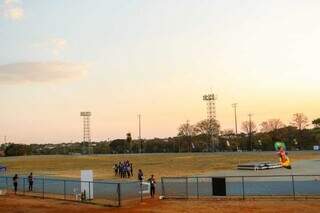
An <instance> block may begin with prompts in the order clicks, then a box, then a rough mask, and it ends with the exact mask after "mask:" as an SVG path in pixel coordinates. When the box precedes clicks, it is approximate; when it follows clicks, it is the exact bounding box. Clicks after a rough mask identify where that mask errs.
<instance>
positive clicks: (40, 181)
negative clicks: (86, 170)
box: [0, 176, 146, 206]
mask: <svg viewBox="0 0 320 213" xmlns="http://www.w3.org/2000/svg"><path fill="white" fill-rule="evenodd" d="M83 184H87V188H88V191H87V192H86V193H87V195H86V196H85V195H84V193H83V190H81V185H83ZM145 188H146V187H145V186H144V185H142V184H141V182H140V181H132V182H106V181H93V182H88V181H78V180H64V179H53V178H44V177H34V178H33V189H32V191H30V190H29V181H28V178H27V177H20V178H19V179H18V188H17V194H19V195H28V196H35V197H41V198H55V199H63V200H70V201H79V202H89V203H96V204H102V205H107V206H121V205H122V204H123V202H124V201H138V200H142V199H143V197H144V194H143V193H141V192H142V191H143V190H146V189H145ZM0 190H6V191H10V192H14V187H13V180H12V177H8V176H0ZM90 194H92V197H91V196H90Z"/></svg>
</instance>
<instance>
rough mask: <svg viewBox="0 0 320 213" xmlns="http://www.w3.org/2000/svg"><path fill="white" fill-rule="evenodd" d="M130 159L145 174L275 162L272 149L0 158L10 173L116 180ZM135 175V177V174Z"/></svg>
mask: <svg viewBox="0 0 320 213" xmlns="http://www.w3.org/2000/svg"><path fill="white" fill-rule="evenodd" d="M290 158H291V160H292V161H297V160H302V159H320V153H319V152H312V151H302V152H290ZM123 160H129V161H130V162H132V163H133V169H134V173H135V174H136V172H137V170H138V169H142V170H143V172H144V174H145V176H146V177H148V176H149V175H151V174H154V175H155V176H156V177H157V178H159V177H161V176H183V175H198V174H203V173H206V172H210V171H217V170H225V169H233V168H236V166H237V165H238V163H246V162H259V161H277V160H278V159H277V156H276V153H275V152H256V153H245V152H244V153H235V152H234V153H181V154H180V153H170V154H123V155H90V156H88V155H84V156H71V155H49V156H21V157H2V158H0V165H6V166H7V167H8V172H9V174H12V173H18V174H20V175H23V174H28V173H29V172H33V173H34V175H36V176H42V175H46V176H57V177H70V178H79V177H80V170H83V169H92V170H93V172H94V176H95V179H115V177H114V173H113V170H112V166H113V164H115V163H117V162H119V161H123ZM134 178H135V177H134Z"/></svg>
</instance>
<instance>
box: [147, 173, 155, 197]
mask: <svg viewBox="0 0 320 213" xmlns="http://www.w3.org/2000/svg"><path fill="white" fill-rule="evenodd" d="M148 181H149V183H150V195H151V198H154V194H155V193H156V179H155V178H154V175H151V177H150V178H149V179H148Z"/></svg>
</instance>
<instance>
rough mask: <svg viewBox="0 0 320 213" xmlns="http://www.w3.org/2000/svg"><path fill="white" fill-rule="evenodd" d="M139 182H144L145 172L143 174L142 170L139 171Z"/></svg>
mask: <svg viewBox="0 0 320 213" xmlns="http://www.w3.org/2000/svg"><path fill="white" fill-rule="evenodd" d="M138 180H139V181H140V182H142V181H143V172H142V170H141V169H139V171H138Z"/></svg>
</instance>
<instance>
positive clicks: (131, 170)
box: [130, 163, 133, 176]
mask: <svg viewBox="0 0 320 213" xmlns="http://www.w3.org/2000/svg"><path fill="white" fill-rule="evenodd" d="M130 172H131V176H133V166H132V163H130Z"/></svg>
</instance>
